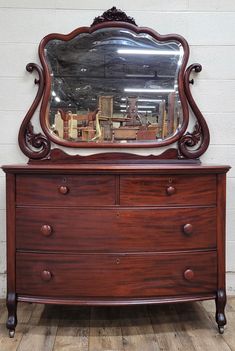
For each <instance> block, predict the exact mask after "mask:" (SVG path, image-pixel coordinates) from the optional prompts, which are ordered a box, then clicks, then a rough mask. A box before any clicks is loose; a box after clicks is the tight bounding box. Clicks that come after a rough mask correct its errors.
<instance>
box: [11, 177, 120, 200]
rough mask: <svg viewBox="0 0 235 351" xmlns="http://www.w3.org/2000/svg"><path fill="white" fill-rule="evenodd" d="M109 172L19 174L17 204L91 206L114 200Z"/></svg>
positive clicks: (113, 180) (113, 187)
mask: <svg viewBox="0 0 235 351" xmlns="http://www.w3.org/2000/svg"><path fill="white" fill-rule="evenodd" d="M115 198H116V187H115V176H112V175H89V174H86V175H50V176H47V175H18V176H17V177H16V203H17V205H37V204H39V205H50V206H53V205H56V206H78V205H79V206H94V205H113V204H115Z"/></svg>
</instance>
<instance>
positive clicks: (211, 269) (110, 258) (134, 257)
mask: <svg viewBox="0 0 235 351" xmlns="http://www.w3.org/2000/svg"><path fill="white" fill-rule="evenodd" d="M216 284H217V259H216V252H213V251H211V252H194V253H179V254H176V253H168V254H167V253H165V254H158V255H157V254H80V255H56V254H33V253H17V255H16V293H17V294H19V295H34V296H48V297H50V296H52V297H64V298H66V297H146V296H156V297H157V296H176V295H186V294H195V293H209V292H210V293H212V292H215V290H216Z"/></svg>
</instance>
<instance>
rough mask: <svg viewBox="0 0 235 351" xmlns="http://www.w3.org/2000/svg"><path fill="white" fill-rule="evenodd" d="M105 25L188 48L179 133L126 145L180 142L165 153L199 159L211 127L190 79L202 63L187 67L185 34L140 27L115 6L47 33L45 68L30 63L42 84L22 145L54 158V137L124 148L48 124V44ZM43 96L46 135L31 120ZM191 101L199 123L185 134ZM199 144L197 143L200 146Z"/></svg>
mask: <svg viewBox="0 0 235 351" xmlns="http://www.w3.org/2000/svg"><path fill="white" fill-rule="evenodd" d="M105 28H124V29H129V30H130V31H132V32H134V33H146V34H149V35H150V36H151V37H153V38H154V39H156V40H157V41H159V42H164V41H176V42H178V43H180V44H181V45H182V48H183V51H184V55H183V60H182V66H181V68H180V70H179V73H178V87H179V88H178V89H179V97H180V101H181V104H182V110H183V122H182V124H181V126H180V128H179V130H178V131H177V133H175V134H174V135H173V136H171V137H169V138H167V139H163V140H158V141H153V142H148V143H143V142H135V143H125V145H124V147H125V148H139V147H145V148H153V147H154V148H155V147H156V148H159V147H163V146H168V145H170V144H172V143H175V142H178V148H175V149H174V150H175V153H174V154H172V153H170V154H165V158H166V159H168V158H169V159H191V160H192V159H198V157H200V156H201V155H202V154H203V153H204V152H205V151H206V149H207V147H208V145H209V130H208V128H207V125H206V122H205V120H204V118H203V116H202V114H201V112H200V110H199V108H198V107H197V105H196V103H195V101H194V99H193V97H192V95H191V93H190V88H189V84H190V82H192V81H190V73H191V71H192V70H193V69H194V70H195V72H199V71H200V70H201V66H200V65H199V64H194V65H191V66H190V67H189V68H188V70H186V65H187V62H188V57H189V47H188V43H187V41H186V40H185V39H184V38H183V37H182V36H180V35H177V34H169V35H160V34H159V33H157V32H156V31H154V30H152V29H150V28H146V27H137V25H136V24H135V21H134V20H133V19H132V18H129V17H127V16H126V14H125V13H123V12H122V11H120V10H117V9H116V8H115V7H113V8H112V9H110V10H108V11H106V12H105V13H104V14H103V15H102V16H100V17H98V18H97V19H96V20H95V21H94V22H93V24H92V25H91V26H90V27H81V28H77V29H75V30H74V31H72V32H71V33H70V34H67V35H63V34H58V33H52V34H49V35H47V36H46V37H45V38H44V39H43V40H42V41H41V43H40V46H39V57H40V60H41V63H42V69H41V68H40V67H39V66H38V65H36V64H34V63H30V64H29V65H28V66H27V67H26V68H27V70H28V71H29V72H32V71H34V70H35V71H36V72H37V73H38V76H39V78H38V79H36V80H35V83H36V84H39V91H38V94H37V97H36V98H35V101H34V103H33V104H32V106H31V108H30V110H29V112H28V113H27V115H26V117H25V119H24V122H23V124H22V127H21V129H20V133H19V145H20V147H21V150H22V151H23V152H24V153H25V155H27V156H28V157H29V159H45V158H48V159H50V151H51V141H53V142H54V143H55V144H59V145H62V146H67V147H77V148H80V147H86V148H100V147H102V148H110V147H112V148H123V144H122V143H107V142H106V143H104V142H99V143H94V142H86V143H84V142H74V141H73V142H71V141H67V140H63V139H61V138H59V137H57V136H56V135H55V134H54V133H51V131H50V128H49V126H48V118H47V109H48V103H49V99H50V95H51V72H50V70H49V67H48V62H47V60H46V57H45V46H46V44H47V43H48V42H50V41H51V40H55V39H58V40H61V41H64V42H68V41H69V40H72V39H73V38H75V37H77V36H78V35H79V34H81V33H89V34H92V33H94V32H95V31H97V30H100V29H105ZM199 67H200V68H199ZM41 98H42V104H41V108H40V122H41V127H42V130H43V132H44V134H45V135H42V134H41V133H37V134H35V133H34V131H33V127H32V125H31V122H30V120H31V118H32V116H33V113H34V112H35V109H36V107H37V106H38V104H39V103H40V100H41ZM188 103H189V105H190V107H191V108H192V111H193V112H194V114H195V116H196V118H197V121H198V122H197V124H196V126H195V130H194V131H193V132H192V133H189V132H188V133H186V134H185V131H186V130H187V127H188V122H189V111H188ZM195 146H197V148H196V150H195ZM190 149H191V151H190Z"/></svg>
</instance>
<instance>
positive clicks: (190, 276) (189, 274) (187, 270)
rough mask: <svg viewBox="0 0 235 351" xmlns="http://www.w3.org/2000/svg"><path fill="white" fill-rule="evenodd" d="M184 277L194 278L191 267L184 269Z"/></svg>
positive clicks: (187, 278)
mask: <svg viewBox="0 0 235 351" xmlns="http://www.w3.org/2000/svg"><path fill="white" fill-rule="evenodd" d="M184 278H185V279H186V280H189V281H190V280H193V278H194V272H193V270H192V269H186V271H185V272H184Z"/></svg>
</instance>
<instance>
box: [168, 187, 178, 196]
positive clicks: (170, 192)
mask: <svg viewBox="0 0 235 351" xmlns="http://www.w3.org/2000/svg"><path fill="white" fill-rule="evenodd" d="M175 192H176V189H175V187H173V186H171V185H170V186H168V187H167V188H166V193H167V195H173V194H175Z"/></svg>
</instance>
